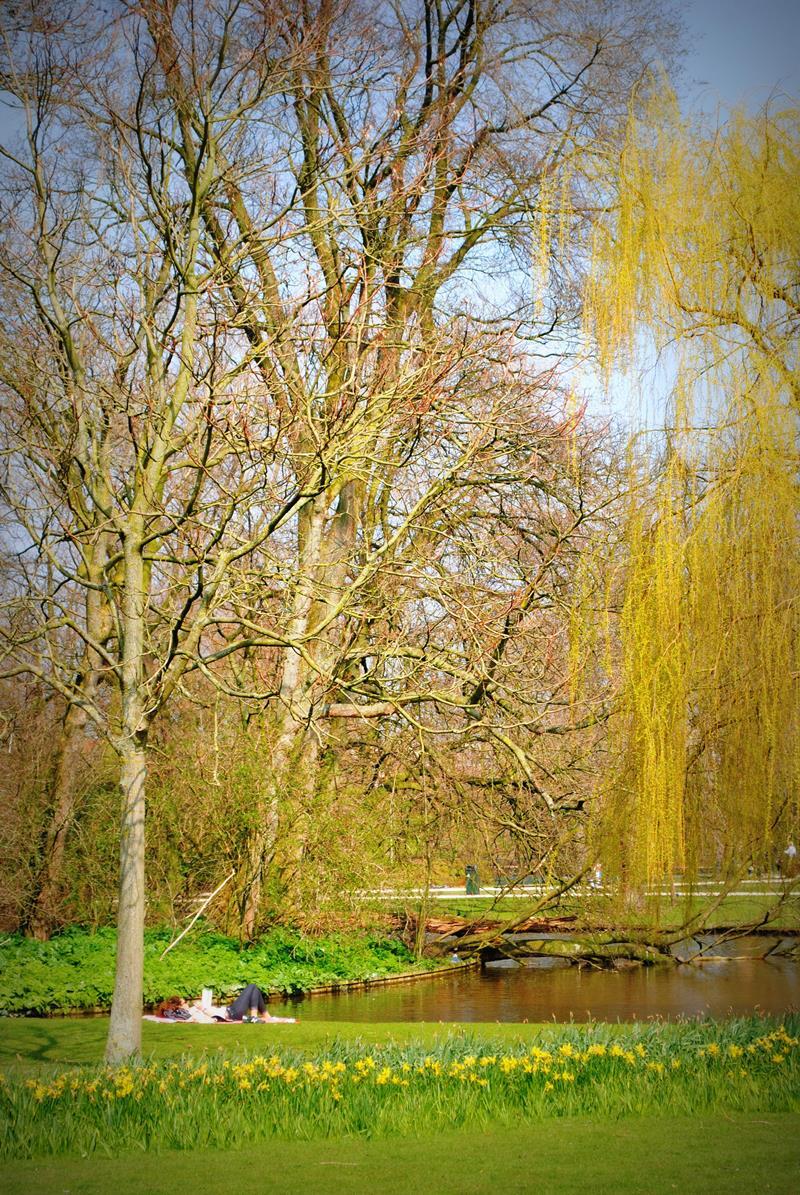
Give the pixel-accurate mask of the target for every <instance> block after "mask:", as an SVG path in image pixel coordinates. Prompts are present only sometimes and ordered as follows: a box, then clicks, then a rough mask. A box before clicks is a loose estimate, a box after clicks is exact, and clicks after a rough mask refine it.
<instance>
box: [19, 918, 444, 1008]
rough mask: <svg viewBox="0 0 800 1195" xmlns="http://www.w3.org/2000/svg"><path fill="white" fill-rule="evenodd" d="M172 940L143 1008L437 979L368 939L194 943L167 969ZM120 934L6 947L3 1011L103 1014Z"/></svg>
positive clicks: (153, 952) (150, 957) (218, 938)
mask: <svg viewBox="0 0 800 1195" xmlns="http://www.w3.org/2000/svg"><path fill="white" fill-rule="evenodd" d="M171 939H172V931H170V930H168V929H163V930H148V931H147V933H146V935H145V962H144V999H145V1002H146V1003H147V1004H155V1003H157V1002H158V1001H159V1000H163V999H165V998H167V997H168V996H172V995H175V994H177V995H181V996H190V997H192V996H198V995H199V994H200V992H201V990H202V988H204V987H211V988H213V989H214V991H215V992H216V993H217V995H218V996H220V997H222V998H223V999H224V998H225V997H226V996H229V995H232V994H235V993H236V992H238V991H240V990H241V989H242V987H244V985H245V984H247V983H256V984H258V986H259V987H260V988H261V989H262V991H264V992H267V993H273V994H279V993H298V992H305V991H309V990H310V989H311V988H314V987H320V986H323V985H326V984H332V983H340V982H343V981H346V980H360V979H368V978H373V979H374V978H381V977H385V976H390V975H396V974H398V973H401V972H404V971H410V970H414V969H415V966H416V967H420V969H429V968H430V966H431V965H432V964H431V963H430V962H427V963H425V964H423V965H421V966H420V964H415V963H414V960H413V957H412V955H411V953H410V952H409V951H408V950H407V948H406V947H405V946H404V945H403V943H402V942H400V941H399V940H398V939H396V938H388V937H381V936H377V935H376V936H369V935H364V934H358V935H356V934H329V935H327V936H325V937H320V938H309V937H304V936H302V935H300V934H299V933H294V932H293V931H291V930H286V929H276V930H273V931H272V932H270V933H268V934H266V935H264V937H263V938H261V939H260V940H259V941H258V942H257V943H256V944H255V945H253V946H249V947H242V946H241V944H240V943H239V942H238V941H236V940H235V939H234V938H227V937H225V936H223V935H222V934H216V933H194V934H192V936H191V938H189V939H187V940H186V941H184V942H181V943H180V944H179V945H178V946H177V947H176V948H175V949H174V950H172V951H170V953H169V954H168V955H167V956H166V958H164V959H162V958H161V955H162V953H163V951H164V949H165V947H167V946H168V945H169V943H170V941H171ZM115 950H116V932H115V931H114V930H112V929H100V930H97V931H94V932H90V931H87V930H81V929H70V930H66V931H65V932H64V933H61V934H58V935H57V936H56V937H54V938H52V939H51V940H50V941H49V942H34V941H32V940H31V939H29V938H23V937H21V936H19V935H8V936H6V937H5V938H3V939H2V941H0V1011H2V1012H5V1013H31V1012H33V1013H49V1012H79V1011H81V1010H86V1009H105V1008H109V1007H110V1005H111V997H112V994H113V990H114V956H115Z"/></svg>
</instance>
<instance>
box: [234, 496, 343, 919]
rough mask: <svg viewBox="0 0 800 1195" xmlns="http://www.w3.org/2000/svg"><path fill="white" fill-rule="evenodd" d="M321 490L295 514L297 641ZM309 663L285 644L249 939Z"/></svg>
mask: <svg viewBox="0 0 800 1195" xmlns="http://www.w3.org/2000/svg"><path fill="white" fill-rule="evenodd" d="M325 503H326V497H325V495H320V497H319V498H317V499H316V500H315V501H314V502H312V503H309V505H308V507H306V508H305V509H304V510H303V511H301V513H300V516H299V519H298V528H297V540H298V561H299V564H298V571H299V577H298V583H297V588H296V590H295V599H294V610H293V613H292V618H291V621H290V623H289V628H288V631H289V633H288V636H287V637H288V638H289V640H290V642H291V641H292V640H295V641H297V640H299V639H301V638H302V636H303V635H304V634H305V632H306V630H307V629H308V624H309V614H310V612H311V609H312V607H313V604H314V597H315V591H316V585H315V576H316V572H317V569H318V566H319V559H320V549H321V545H322V538H323V532H324V526H325ZM307 672H308V666H307V665H306V664H305V662H304V661H303V659H302V657H301V655H300V653H299V652H298V651H296V650H292V648H291V647H290V648H289V649H288V650H287V651H286V654H285V656H284V661H283V670H282V673H281V687H280V703H281V704H280V710H279V713H278V717H277V719H276V724H275V731H274V739H273V743H272V750H271V752H270V768H269V773H268V776H267V779H266V781H265V784H264V799H263V803H262V809H261V816H260V818H259V823H258V825H257V826H256V827H255V829H254V831H253V834H252V837H251V841H250V846H249V849H248V854H247V862H246V872H245V889H244V894H243V900H242V935H243V936H244V937H245V938H247V939H252V938H253V937H254V935H255V932H256V929H257V926H258V914H259V906H260V904H261V897H262V892H263V886H264V878H265V870H266V868H267V867H268V866H269V864H270V862H271V860H272V857H273V854H274V850H275V844H276V841H277V837H278V831H279V823H280V804H281V800H282V798H283V796H284V794H285V792H286V790H287V786H288V785H289V783H290V776H289V771H290V769H291V767H292V764H293V761H294V760H295V759H296V758H297V754H298V751H299V752H300V753H302V749H303V747H302V743H301V742H300V739H301V738H302V736H304V735H306V734H307V733H308V712H309V707H308V695H307V692H306V688H307V682H308V677H307Z"/></svg>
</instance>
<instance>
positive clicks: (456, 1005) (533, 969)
mask: <svg viewBox="0 0 800 1195" xmlns="http://www.w3.org/2000/svg"><path fill="white" fill-rule="evenodd" d="M542 961H544V960H542ZM547 962H549V960H547ZM269 1008H270V1012H272V1013H276V1014H278V1013H280V1012H283V1014H284V1015H295V1016H299V1017H301V1018H302V1019H303V1020H306V1021H428V1022H436V1021H460V1022H467V1023H469V1022H480V1021H549V1020H553V1019H555V1020H556V1021H569V1020H574V1021H591V1020H597V1021H631V1020H646V1019H647V1018H649V1017H662V1018H664V1019H669V1020H675V1019H677V1018H678V1017H697V1016H714V1017H729V1016H742V1015H747V1014H750V1013H753V1012H761V1013H769V1014H773V1015H774V1014H780V1013H784V1012H791V1011H800V963H798V962H797V961H794V960H790V959H775V960H768V961H762V960H756V959H753V960H745V961H739V960H735V961H734V960H730V961H727V960H726V961H723V962H705V963H702V964H694V965H691V966H680V967H638V968H636V969H634V970H630V971H595V970H588V969H578V968H577V967H570V966H568V967H562V966H552V965H534V966H519V965H517V964H514V963H507V962H503V963H497V964H489V965H488V966H486V967H484V968H483V969H482V970H473V969H469V970H468V969H465V970H464V971H463V972H461V973H459V972H454V973H449V974H447V975H443V976H441V977H440V978H438V979H423V980H417V981H415V982H413V983H407V984H395V985H389V986H386V987H374V988H372V989H368V990H366V991H350V992H342V993H339V994H330V995H320V996H311V997H308V998H307V999H303V1000H296V1001H290V1002H286V1003H284V1004H283V1005H276V1004H273V1003H270V1006H269Z"/></svg>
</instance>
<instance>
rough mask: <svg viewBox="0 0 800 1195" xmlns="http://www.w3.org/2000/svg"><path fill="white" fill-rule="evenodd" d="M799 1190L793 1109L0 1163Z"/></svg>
mask: <svg viewBox="0 0 800 1195" xmlns="http://www.w3.org/2000/svg"><path fill="white" fill-rule="evenodd" d="M756 1188H757V1189H758V1190H759V1191H760V1192H776V1193H781V1195H794V1193H795V1192H797V1191H798V1190H800V1116H792V1115H778V1114H772V1115H770V1114H763V1115H757V1116H755V1115H741V1114H739V1115H716V1116H699V1117H693V1118H691V1119H685V1118H680V1119H677V1118H666V1117H665V1118H659V1119H651V1118H637V1119H623V1120H613V1121H595V1120H589V1119H583V1118H581V1119H572V1120H551V1121H547V1122H544V1123H543V1122H538V1123H524V1124H521V1125H519V1126H518V1127H516V1128H513V1129H509V1128H496V1127H493V1126H491V1125H489V1126H487V1127H486V1128H485V1129H481V1130H475V1129H473V1130H470V1131H466V1132H465V1131H463V1130H462V1131H458V1132H451V1133H439V1134H437V1135H436V1136H425V1135H424V1133H423V1135H422V1136H421V1137H420V1138H417V1139H416V1140H409V1139H388V1140H380V1141H370V1140H363V1139H343V1140H342V1139H340V1140H324V1141H319V1140H317V1141H270V1142H268V1143H266V1144H264V1145H263V1146H260V1147H258V1148H251V1149H248V1150H244V1151H242V1152H224V1153H223V1152H207V1153H191V1152H186V1153H183V1152H168V1153H161V1154H154V1153H150V1154H136V1155H127V1156H124V1157H118V1158H102V1157H97V1156H94V1157H92V1158H86V1159H84V1158H64V1157H61V1158H57V1159H53V1160H47V1161H35V1162H12V1163H6V1164H2V1165H0V1189H2V1190H3V1191H4V1192H5V1195H34V1193H35V1195H49V1193H51V1192H52V1193H54V1195H55V1193H59V1195H61V1193H62V1192H69V1193H70V1195H107V1193H108V1192H109V1191H113V1192H114V1193H115V1195H126V1193H128V1192H131V1193H133V1192H135V1193H136V1195H161V1193H163V1195H175V1192H176V1191H182V1190H195V1189H199V1190H201V1191H202V1192H203V1195H216V1193H217V1192H219V1193H222V1192H229V1191H233V1192H236V1195H249V1193H251V1192H252V1193H255V1192H258V1193H262V1192H274V1193H276V1195H295V1193H296V1195H330V1193H332V1192H336V1193H337V1195H339V1193H342V1195H348V1193H352V1195H356V1193H358V1195H364V1193H367V1192H373V1191H375V1192H381V1195H401V1193H402V1195H413V1193H414V1192H419V1193H421V1195H422V1193H424V1195H484V1193H485V1195H497V1193H502V1195H517V1193H518V1195H523V1193H527V1192H533V1191H540V1192H543V1193H545V1195H561V1193H563V1195H574V1193H575V1192H577V1191H584V1190H585V1191H589V1192H591V1193H592V1195H604V1193H608V1195H626V1193H630V1195H633V1193H636V1195H661V1193H662V1192H664V1193H670V1195H671V1193H673V1192H676V1191H678V1192H682V1193H684V1195H688V1193H694V1192H698V1193H700V1192H703V1193H707V1195H746V1193H749V1192H751V1191H753V1190H754V1189H756Z"/></svg>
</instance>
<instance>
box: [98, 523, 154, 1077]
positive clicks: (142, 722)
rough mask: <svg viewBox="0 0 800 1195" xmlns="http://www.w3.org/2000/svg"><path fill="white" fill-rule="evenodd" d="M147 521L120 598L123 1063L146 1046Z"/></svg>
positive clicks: (128, 547) (135, 538) (138, 529)
mask: <svg viewBox="0 0 800 1195" xmlns="http://www.w3.org/2000/svg"><path fill="white" fill-rule="evenodd" d="M142 542H143V520H142V519H141V517H139V516H132V518H131V520H130V524H129V526H128V528H127V529H126V535H125V537H124V566H125V584H124V590H123V595H122V603H121V614H122V620H121V623H122V686H121V688H122V734H121V736H120V739H119V742H118V748H117V749H118V751H119V756H120V789H121V798H122V816H121V820H120V845H119V862H120V867H119V908H118V910H117V961H116V974H115V978H114V998H113V1001H112V1004H111V1024H110V1025H109V1030H108V1040H107V1042H106V1061H107V1062H110V1063H119V1062H123V1061H124V1060H125V1059H126V1058H129V1057H130V1056H131V1055H133V1054H138V1053H139V1052H140V1050H141V1045H142V994H143V989H144V912H145V886H144V885H145V837H144V818H145V780H146V777H147V736H148V730H149V725H148V722H147V719H146V717H145V701H144V678H143V675H142V667H143V659H144V631H145V619H144V613H145V603H146V588H145V586H146V580H145V577H146V570H145V563H144V557H143V553H142Z"/></svg>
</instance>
